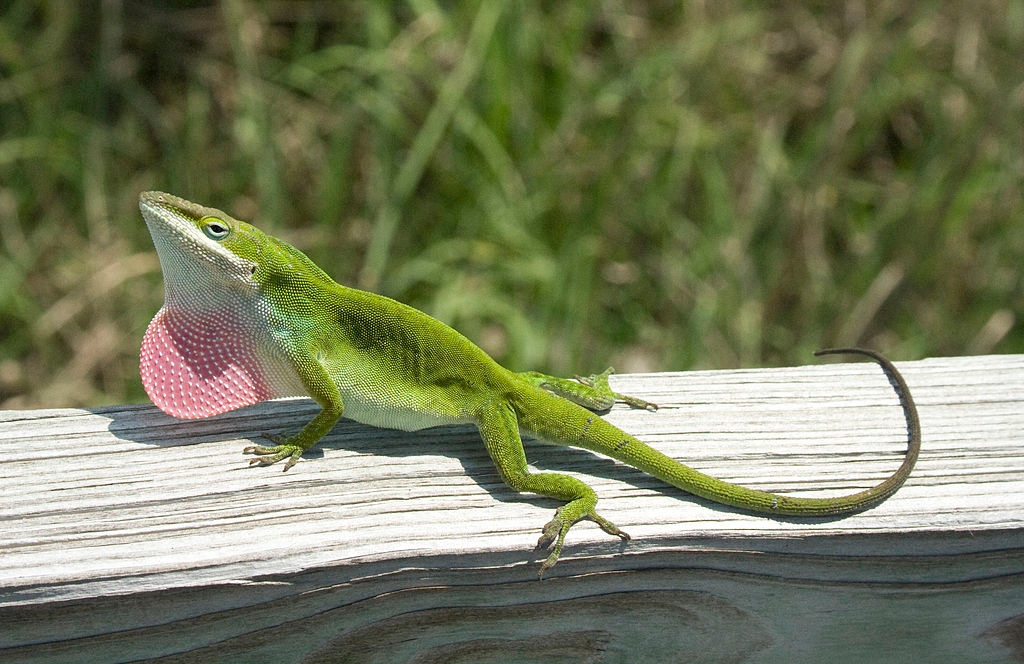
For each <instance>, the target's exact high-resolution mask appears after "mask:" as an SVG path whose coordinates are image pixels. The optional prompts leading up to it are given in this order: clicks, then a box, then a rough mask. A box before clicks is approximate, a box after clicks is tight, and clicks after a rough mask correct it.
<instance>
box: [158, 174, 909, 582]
mask: <svg viewBox="0 0 1024 664" xmlns="http://www.w3.org/2000/svg"><path fill="white" fill-rule="evenodd" d="M140 207H141V209H142V213H143V216H144V218H145V219H146V223H147V225H148V226H149V229H150V232H151V234H152V236H153V239H154V243H155V245H156V247H157V250H158V253H159V255H160V261H161V266H162V268H163V272H164V281H165V288H166V297H165V309H166V310H168V316H169V317H171V316H172V315H180V316H183V318H176V319H175V320H192V319H190V318H188V316H189V315H192V314H196V315H200V314H201V315H204V316H207V317H208V318H206V319H204V320H221V319H225V320H230V321H232V322H233V324H234V325H235V327H234V328H231V329H232V332H231V335H230V336H231V337H232V338H236V337H237V338H241V339H242V340H243V341H244V342H245V344H244V345H245V349H243V350H242V351H239V353H240V354H241V355H240V357H243V356H244V357H243V359H242V360H238V361H235V360H234V359H230V358H229V359H230V362H229V363H231V364H232V367H234V366H235V365H246V362H248V365H246V366H250V367H255V368H250V369H248V370H243V371H241V373H243V374H246V375H247V376H250V375H251V376H252V377H253V383H254V384H256V385H257V387H260V386H262V387H261V389H258V390H255V392H254V393H253V394H252V395H249V394H246V395H242V396H239V397H238V398H233V395H232V394H230V389H231V388H228V392H229V393H228V394H227V396H225V397H224V402H223V403H219V404H212V403H211V404H210V405H209V407H206V404H205V401H204V399H205V398H199V399H197V400H196V401H197V402H198V405H197V406H195V407H194V408H193V410H191V411H188V412H187V413H186V412H185V411H184V410H182V408H183V407H181V406H179V405H178V404H177V403H176V401H175V400H176V399H181V398H185V397H187V396H188V394H187V392H188V391H189V390H190V389H191V384H190V383H188V382H187V380H188V379H179V383H180V384H179V385H177V387H176V389H177V390H178V392H176V393H175V394H178V395H179V396H167V395H166V394H164V393H162V392H161V391H160V390H161V389H162V388H160V387H159V386H158V383H159V381H161V380H163V379H164V378H165V376H163V375H162V373H163V371H164V370H163V368H162V365H161V364H160V362H161V361H163V360H161V359H159V358H158V359H152V358H155V357H157V355H158V353H156V354H155V353H153V352H150V353H149V355H148V356H147V350H146V349H147V344H146V342H144V344H143V355H144V362H143V363H144V364H146V365H147V366H148V371H149V375H150V378H149V382H147V380H146V376H145V375H144V383H145V384H146V386H147V391H148V392H149V393H150V395H151V397H153V399H154V402H156V403H157V404H158V405H159V406H160V407H161V408H164V409H165V410H167V411H168V412H171V413H172V414H176V415H178V416H181V417H202V416H205V415H211V414H214V413H216V412H222V411H223V410H230V409H232V408H237V407H240V406H242V405H246V404H247V403H254V402H255V401H258V400H262V399H263V398H272V397H281V396H299V395H309V396H311V397H312V398H313V399H315V400H316V401H317V403H319V404H320V406H321V407H322V410H321V411H320V413H318V414H317V415H316V417H314V418H313V419H312V420H311V421H310V422H309V423H308V424H306V426H305V427H303V428H302V429H301V430H300V431H299V432H298V433H296V434H294V435H292V436H287V437H282V438H273V439H272V440H273V442H275V443H276V444H275V445H272V446H261V445H255V446H251V447H247V448H245V450H244V452H246V453H251V454H256V455H259V456H257V457H256V458H254V459H252V460H251V463H256V464H262V465H271V464H274V463H277V462H279V461H283V460H287V461H286V463H285V465H284V469H285V470H288V469H289V468H291V467H292V466H294V465H295V463H296V462H297V461H298V460H299V458H300V456H301V455H302V453H303V452H304V451H305V450H307V449H309V448H310V447H311V446H313V445H314V444H316V443H317V442H318V441H319V440H320V439H321V438H322V437H323V436H324V435H326V434H327V432H328V431H330V430H331V428H332V427H333V426H334V424H335V423H336V422H337V421H338V419H339V418H340V417H341V416H342V415H343V414H344V415H345V416H346V417H349V418H351V419H354V420H356V421H358V422H363V423H366V424H371V425H373V426H378V427H388V428H395V429H402V430H406V431H414V430H418V429H423V428H426V427H431V426H436V425H440V424H453V423H473V424H475V425H476V426H477V427H478V428H479V430H480V434H481V436H482V437H483V441H484V445H485V446H486V448H487V451H488V453H489V454H490V456H491V459H492V460H493V461H494V464H495V466H496V467H497V469H498V472H499V473H500V475H501V477H502V479H503V480H504V481H505V483H506V484H507V485H508V486H509V487H511V488H512V489H514V490H515V491H519V492H529V493H535V494H539V495H542V496H547V497H550V498H554V499H557V500H561V501H564V502H565V504H564V505H563V506H562V507H560V508H559V509H558V510H557V511H556V513H555V517H554V518H553V519H552V520H551V521H550V522H549V523H547V524H546V525H545V526H544V528H543V532H542V535H541V537H540V540H539V542H538V544H537V546H538V548H539V549H546V548H549V547H550V548H551V552H550V554H549V555H548V557H547V559H546V560H545V561H544V563H543V564H542V565H541V568H540V575H543V573H544V572H545V570H547V569H548V568H550V567H551V566H552V565H554V564H555V563H556V562H557V561H558V557H559V555H560V554H561V551H562V547H563V544H564V542H565V536H566V533H567V532H568V531H569V529H570V528H571V527H572V526H573V525H574V524H575V523H577V522H579V521H582V520H589V521H593V522H595V523H597V524H598V525H599V526H600V527H601V528H602V529H603V530H604V531H605V532H607V533H609V534H611V535H615V536H617V537H620V538H622V539H623V540H628V539H629V535H627V534H626V533H624V532H623V531H621V530H619V529H618V528H617V527H616V526H615V525H614V524H612V523H611V522H609V521H607V520H606V519H604V518H602V517H601V516H600V515H598V513H597V511H596V504H597V495H596V494H595V493H594V490H593V489H591V488H590V487H589V486H587V485H586V484H585V483H583V482H581V481H580V480H578V479H575V478H573V477H569V476H567V475H563V474H560V473H532V472H530V471H529V469H528V468H527V462H526V454H525V451H524V449H523V443H522V438H521V434H520V432H525V433H527V434H529V435H531V436H533V437H536V438H539V439H542V440H546V441H549V442H552V443H557V444H562V445H572V446H575V447H581V448H585V449H588V450H592V451H594V452H598V453H600V454H604V455H607V456H609V457H612V458H614V459H618V460H619V461H622V462H624V463H627V464H629V465H631V466H634V467H635V468H638V469H640V470H642V471H644V472H646V473H649V474H651V475H653V476H655V477H658V478H659V479H661V480H664V481H665V482H668V483H669V484H671V485H673V486H676V487H679V488H680V489H683V490H685V491H688V492H690V493H693V494H696V495H698V496H701V497H703V498H706V499H708V500H712V501H715V502H719V503H723V504H726V505H731V506H734V507H739V508H743V509H746V510H750V511H753V512H757V513H761V514H767V515H789V516H835V515H843V514H849V513H853V512H857V511H859V510H863V509H865V508H867V507H869V506H871V505H874V504H875V503H878V502H880V501H882V500H884V499H885V498H887V497H888V496H890V495H892V494H893V493H894V492H895V491H896V490H897V489H898V488H899V487H900V485H901V484H902V483H903V482H904V481H905V480H906V478H907V476H908V475H909V474H910V471H911V469H912V468H913V466H914V463H915V462H916V460H917V456H918V452H919V449H920V440H921V438H920V424H919V420H918V416H917V409H916V407H915V405H914V402H913V399H912V397H911V395H910V390H909V389H908V388H907V385H906V383H905V382H904V380H903V377H902V376H901V375H900V373H899V372H898V371H897V370H896V368H895V367H894V366H893V365H892V364H891V363H890V362H889V361H888V360H886V359H885V358H884V357H882V356H881V355H879V354H877V353H874V352H872V351H867V350H862V349H856V348H847V349H831V350H825V351H819V354H822V353H857V354H861V355H865V356H867V357H870V358H871V359H873V360H875V361H876V362H878V363H879V364H880V365H881V367H882V369H883V370H884V371H885V373H886V374H887V375H888V377H889V378H890V380H892V381H893V382H894V383H895V386H896V388H897V391H898V393H899V396H900V399H901V403H902V406H903V410H904V414H905V416H906V419H907V426H908V431H909V444H908V448H907V453H906V456H905V457H904V460H903V463H902V464H901V465H900V467H899V469H897V470H896V471H895V472H894V473H893V474H892V475H891V476H890V477H889V478H887V479H886V480H885V481H883V482H881V483H880V484H878V485H877V486H875V487H873V488H871V489H868V490H866V491H861V492H859V493H855V494H851V495H847V496H841V497H837V498H795V497H790V496H782V495H777V494H773V493H768V492H764V491H756V490H753V489H749V488H746V487H743V486H739V485H736V484H731V483H728V482H723V481H721V480H718V479H716V478H713V477H710V476H708V475H705V474H703V473H700V472H698V471H696V470H694V469H692V468H690V467H688V466H686V465H683V464H681V463H679V462H678V461H676V460H674V459H671V458H669V457H667V456H665V455H664V454H662V453H660V452H658V451H657V450H654V449H653V448H651V447H650V446H648V445H646V444H645V443H643V442H641V441H639V440H637V439H636V438H634V437H633V436H630V435H629V434H627V433H625V432H623V431H622V430H620V429H618V428H617V427H615V426H613V425H611V424H609V423H608V422H607V421H605V420H603V419H601V418H600V417H598V416H597V415H595V414H594V413H592V412H591V410H604V409H607V408H609V407H610V406H611V405H612V403H613V402H614V401H616V400H620V401H625V402H626V403H628V404H630V405H631V406H633V407H635V408H646V409H648V410H651V411H653V410H655V409H656V406H655V405H654V404H651V403H649V402H646V401H643V400H642V399H636V398H634V397H628V396H625V395H621V394H617V393H615V392H613V391H612V390H611V388H610V387H609V386H608V374H609V373H610V372H611V370H610V369H609V370H608V371H606V372H605V373H603V374H600V375H597V376H591V377H589V378H585V379H577V380H569V379H563V378H555V377H552V376H546V375H544V374H539V373H536V372H529V373H513V372H511V371H509V370H507V369H505V368H504V367H502V366H500V365H499V364H498V363H496V362H495V361H494V360H492V359H491V358H490V357H489V356H488V355H487V354H486V353H484V352H483V351H482V350H480V349H479V348H478V347H477V346H476V345H475V344H473V343H472V342H471V341H469V340H468V339H467V338H466V337H464V336H462V335H461V334H459V333H458V332H456V331H455V330H453V329H452V328H450V327H448V326H447V325H445V324H443V323H441V322H440V321H438V320H436V319H434V318H432V317H430V316H428V315H427V314H425V313H423V312H421V311H419V310H417V309H413V308H412V307H409V306H406V305H404V304H401V303H399V302H396V301H395V300H392V299H389V298H387V297H384V296H381V295H376V294H374V293H368V292H365V291H360V290H356V289H352V288H347V287H345V286H342V285H340V284H337V283H335V282H334V281H333V280H331V278H330V277H328V276H327V274H326V273H324V272H323V271H322V270H321V269H320V268H318V267H317V266H316V265H315V264H313V262H312V261H310V260H309V259H308V258H307V257H306V256H305V255H304V254H302V253H301V252H299V251H298V250H297V249H295V248H293V247H292V246H290V245H288V244H287V243H285V242H282V241H281V240H278V239H276V238H274V237H271V236H269V235H266V234H264V233H262V232H261V231H259V230H258V229H256V228H254V227H253V226H251V225H249V224H247V223H245V222H242V221H238V220H237V219H234V218H232V217H231V216H229V215H227V214H225V213H224V212H222V211H220V210H216V209H213V208H208V207H203V206H201V205H196V204H195V203H190V202H188V201H186V200H184V199H181V198H178V197H176V196H172V195H170V194H165V193H160V192H146V193H143V194H142V195H141V196H140ZM162 312H163V310H162ZM158 318H159V315H158ZM183 325H185V326H186V327H187V325H188V323H184V324H183ZM156 326H157V320H154V323H153V324H152V325H151V327H156ZM179 327H181V325H179ZM177 334H178V335H179V336H174V335H173V334H172V335H169V336H171V337H173V338H174V339H178V338H179V337H181V334H180V331H179V332H178V333H177ZM148 336H149V332H147V337H148ZM181 338H183V337H181ZM169 343H170V344H171V345H173V344H176V343H177V341H174V342H169ZM183 347H184V346H183ZM164 348H167V343H165V344H164V346H161V347H160V349H164ZM158 350H159V349H158ZM176 352H177V351H176ZM191 352H193V351H191V350H188V349H186V350H183V351H180V355H181V356H182V359H180V360H179V362H180V363H184V364H190V363H193V360H192V358H191V357H190V356H189V353H191ZM232 352H233V351H231V350H230V349H228V350H227V351H225V353H227V355H229V356H230V355H231V353H232ZM245 353H248V355H245ZM147 357H150V359H146V358H147ZM251 357H255V358H256V359H255V360H252V359H251ZM244 358H250V359H249V360H246V359H244ZM195 364H197V365H198V362H195ZM218 366H220V365H218ZM211 371H212V370H210V369H209V368H207V367H205V365H204V366H203V367H198V366H197V369H196V372H195V373H196V375H200V376H202V377H203V379H204V380H209V381H213V383H215V384H216V385H217V386H218V388H222V387H223V386H224V385H228V382H227V381H226V380H225V381H220V379H219V377H218V376H217V375H213V376H211ZM172 382H173V381H172ZM153 386H155V387H153ZM168 393H169V392H168ZM183 393H184V394H185V397H181V396H180V395H181V394H183ZM218 394H220V393H218ZM218 398H220V397H218ZM588 409H590V410H588Z"/></svg>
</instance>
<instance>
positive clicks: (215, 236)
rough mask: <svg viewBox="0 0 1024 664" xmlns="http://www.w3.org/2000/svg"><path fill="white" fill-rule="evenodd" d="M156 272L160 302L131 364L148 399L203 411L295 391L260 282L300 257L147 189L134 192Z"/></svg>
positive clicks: (265, 283) (211, 212) (243, 226)
mask: <svg viewBox="0 0 1024 664" xmlns="http://www.w3.org/2000/svg"><path fill="white" fill-rule="evenodd" d="M139 208H140V209H141V210H142V216H143V218H145V220H146V225H147V227H148V228H149V232H150V235H152V236H153V244H154V245H155V246H156V250H157V255H158V256H159V258H160V268H161V270H162V271H163V274H164V306H163V308H161V309H160V311H159V312H158V313H157V315H156V316H155V317H154V318H153V320H152V322H151V323H150V324H149V327H148V328H147V330H146V336H145V337H144V338H143V341H142V350H141V354H140V364H139V369H140V373H141V375H142V382H143V386H144V387H145V388H146V393H147V394H149V396H150V398H152V399H153V403H155V404H156V405H157V406H159V407H160V408H161V409H163V410H164V411H165V412H167V413H169V414H171V415H174V416H175V417H206V416H208V415H213V414H216V413H222V412H225V411H227V410H232V409H234V408H239V407H241V406H245V405H248V404H252V403H256V402H258V401H262V400H264V399H269V398H273V397H277V396H290V395H294V394H300V393H301V390H300V389H299V388H300V387H301V386H298V385H297V383H296V380H297V379H296V377H295V372H294V369H292V368H291V366H290V365H289V364H288V363H287V362H286V361H285V360H284V359H283V358H284V352H283V351H282V350H281V349H280V347H279V340H277V339H275V338H274V337H273V335H272V333H271V331H270V330H271V324H270V323H269V322H268V317H270V316H272V315H273V310H274V307H273V304H272V303H271V302H270V298H269V297H268V292H271V293H272V292H273V291H275V290H281V288H280V285H281V284H282V282H286V281H287V280H288V279H295V278H296V277H294V276H290V275H294V274H296V273H297V274H305V273H303V272H302V271H301V270H294V269H290V267H291V266H294V265H296V261H297V260H300V259H298V258H296V256H299V257H301V259H304V260H306V261H308V259H305V257H304V256H302V254H300V253H299V252H298V251H297V250H295V249H293V248H291V246H290V245H287V244H285V243H284V242H281V241H279V240H276V239H274V238H272V237H270V236H269V235H266V234H264V233H263V232H261V231H260V230H258V229H257V228H255V227H253V226H251V225H249V224H247V223H245V222H244V221H239V220H237V219H235V218H234V217H232V216H230V215H228V214H226V213H224V212H222V211H221V210H218V209H216V208H209V207H205V206H202V205H197V204H196V203H191V202H189V201H186V200H185V199H183V198H179V197H177V196H173V195H171V194H165V193H161V192H156V191H148V192H144V193H143V194H141V195H140V196H139Z"/></svg>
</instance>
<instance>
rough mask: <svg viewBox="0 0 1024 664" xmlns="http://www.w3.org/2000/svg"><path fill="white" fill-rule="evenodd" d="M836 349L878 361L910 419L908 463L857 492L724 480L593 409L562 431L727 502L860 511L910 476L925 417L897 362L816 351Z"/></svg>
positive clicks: (775, 510)
mask: <svg viewBox="0 0 1024 664" xmlns="http://www.w3.org/2000/svg"><path fill="white" fill-rule="evenodd" d="M831 354H857V355H864V356H867V357H870V358H871V359H873V360H874V361H875V362H877V363H878V364H879V365H880V366H881V367H882V370H883V371H884V372H885V374H886V375H887V376H888V377H889V379H890V380H891V381H892V382H893V383H894V384H895V387H896V391H897V392H898V394H899V398H900V403H901V404H902V406H903V413H904V416H905V417H906V421H907V431H908V441H907V453H906V456H905V457H904V458H903V463H902V464H900V467H899V468H897V469H896V472H894V473H893V474H892V475H890V476H889V477H888V478H887V479H886V480H884V481H883V482H881V483H879V484H877V485H876V486H874V487H871V488H870V489H866V490H864V491H860V492H858V493H853V494H849V495H846V496H839V497H836V498H795V497H792V496H783V495H779V494H774V493H769V492H767V491H757V490H755V489H749V488H747V487H744V486H740V485H738V484H732V483H730V482H724V481H722V480H720V479H717V478H714V477H711V476H710V475H705V474H704V473H701V472H699V471H697V470H694V469H693V468H690V467H689V466H686V465H684V464H682V463H679V462H678V461H676V460H675V459H672V458H671V457H668V456H666V455H664V454H662V453H661V452H658V451H657V450H655V449H653V448H651V447H650V446H648V445H647V444H645V443H643V442H641V441H639V440H637V439H636V438H634V437H632V436H630V435H629V434H626V433H624V432H623V431H621V430H620V429H618V428H617V427H615V426H613V425H611V424H609V423H608V422H606V421H604V420H602V419H601V418H599V417H596V416H593V415H592V414H589V415H590V417H587V416H585V415H579V416H578V417H583V420H582V421H580V422H577V423H576V426H572V425H569V426H566V425H568V424H569V423H567V422H563V423H562V427H560V429H561V431H560V432H559V433H560V434H561V435H562V436H564V435H565V434H566V433H567V431H566V429H574V430H575V433H577V435H576V436H572V439H573V440H571V442H569V441H566V442H569V444H571V445H575V446H577V447H582V448H585V449H589V450H592V451H594V452H598V453H601V454H605V455H607V456H610V457H613V458H615V459H618V460H619V461H622V462H624V463H628V464H629V465H631V466H633V467H635V468H638V469H640V470H642V471H644V472H645V473H649V474H650V475H653V476H655V477H657V478H659V479H661V480H663V481H665V482H668V483H669V484H671V485H673V486H676V487H679V488H680V489H683V490H684V491H688V492H690V493H693V494H695V495H698V496H701V497H702V498H706V499H708V500H713V501H715V502H718V503H723V504H725V505H732V506H734V507H739V508H742V509H747V510H751V511H754V512H760V513H763V514H775V515H787V516H835V515H841V514H850V513H853V512H857V511H860V510H863V509H865V508H867V507H870V506H871V505H874V504H876V503H878V502H881V501H883V500H885V499H886V498H888V497H889V496H891V495H892V494H893V493H895V492H896V490H897V489H899V488H900V486H901V485H902V484H903V482H904V481H906V479H907V477H908V476H909V475H910V471H911V470H912V469H913V468H914V464H915V463H916V462H917V457H918V454H919V453H920V450H921V423H920V419H919V418H918V415H917V406H916V405H915V404H914V399H913V397H912V396H911V395H910V388H908V387H907V383H906V381H905V380H904V379H903V376H902V375H901V374H900V372H899V371H897V369H896V367H895V366H893V364H892V362H890V361H889V360H887V359H886V358H885V357H883V356H882V355H880V354H878V353H876V352H874V351H871V350H865V349H862V348H830V349H825V350H819V351H817V352H816V353H815V355H831ZM583 413H586V411H583ZM574 419H575V418H574ZM544 433H545V432H544V431H537V434H539V436H540V437H542V438H547V436H545V435H544ZM562 439H563V440H565V438H562Z"/></svg>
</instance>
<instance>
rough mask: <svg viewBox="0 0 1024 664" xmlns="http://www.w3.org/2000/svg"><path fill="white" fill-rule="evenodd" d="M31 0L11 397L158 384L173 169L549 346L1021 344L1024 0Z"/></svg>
mask: <svg viewBox="0 0 1024 664" xmlns="http://www.w3.org/2000/svg"><path fill="white" fill-rule="evenodd" d="M0 7H2V9H0V407H6V408H20V407H41V406H66V405H87V406H96V405H101V404H108V403H118V402H126V401H142V400H144V399H145V395H144V394H143V392H142V389H141V386H140V383H139V379H138V374H137V350H138V345H139V341H140V339H141V336H142V333H143V331H144V330H145V327H146V324H147V322H148V320H149V318H150V317H152V315H153V314H154V313H155V312H156V310H157V309H158V308H159V306H160V303H161V300H162V285H161V278H160V274H159V266H158V264H157V262H156V257H155V254H154V253H153V250H152V246H151V244H150V241H149V238H148V235H147V233H146V229H145V226H144V225H143V223H142V221H141V218H140V216H139V213H138V210H137V203H136V200H137V196H138V193H139V192H140V191H143V190H147V189H162V190H166V191H171V192H173V193H177V194H179V195H182V196H184V197H186V198H189V199H192V200H196V201H199V202H203V203H206V204H208V205H213V206H217V207H221V208H223V209H225V210H228V211H230V212H232V213H234V214H235V215H236V216H238V217H240V218H243V219H248V220H252V221H254V222H255V223H257V224H258V225H260V226H261V227H263V228H264V229H265V230H268V231H269V232H271V233H274V234H278V235H281V236H283V237H285V238H286V239H288V240H289V241H291V242H292V243H293V244H296V245H297V246H299V247H300V248H301V249H303V250H304V251H306V252H307V253H308V254H309V255H310V256H311V257H312V258H313V259H314V260H315V261H316V262H317V263H319V264H320V265H322V266H323V267H324V268H325V269H326V270H327V271H328V272H329V273H331V274H332V275H333V276H334V277H335V278H337V279H338V280H339V281H341V282H343V283H348V284H351V285H356V286H360V287H364V288H370V289H373V290H376V291H378V292H383V293H386V294H388V295H390V296H393V297H396V298H398V299H401V300H403V301H406V302H408V303H410V304H413V305H414V306H417V307H419V308H421V309H424V310H426V311H428V312H430V313H432V314H434V315H435V316H438V317H439V318H441V319H443V320H445V321H446V322H448V323H450V324H453V325H455V326H456V327H458V328H459V329H460V330H461V331H463V332H464V333H466V334H467V335H468V336H470V337H471V338H473V339H475V340H477V341H478V342H479V343H481V345H483V346H484V347H485V348H486V349H487V350H489V351H490V352H492V354H494V355H495V356H496V357H497V358H498V359H499V360H500V361H502V362H503V363H505V364H507V365H508V366H509V367H510V368H514V369H518V370H525V369H541V370H545V371H549V372H554V373H560V374H572V373H577V372H579V373H584V372H591V371H594V370H600V369H602V368H603V367H604V366H606V365H607V364H612V365H614V366H616V367H617V368H618V369H619V370H620V371H629V370H641V371H663V370H675V369H686V368H728V367H737V366H761V365H783V364H800V363H806V362H809V361H811V358H810V352H811V351H812V350H813V349H814V348H817V347H820V346H827V345H832V344H862V345H868V346H872V347H875V348H877V349H879V350H882V351H884V352H886V353H887V354H889V355H891V356H892V357H894V358H896V359H916V358H921V357H927V356H934V355H956V354H972V353H1010V352H1013V353H1020V352H1024V331H1022V329H1021V325H1020V318H1021V315H1022V311H1024V294H1022V273H1024V270H1022V267H1024V201H1022V192H1024V50H1022V47H1021V45H1022V44H1024V2H1020V1H1010V0H1006V1H1001V2H996V1H982V2H977V3H943V2H910V1H904V2H885V3H871V2H848V3H842V4H836V3H798V2H781V3H743V2H717V3H676V2H626V1H619V2H615V1H605V2H594V3H538V2H525V1H523V2H509V3H491V2H465V3H437V2H432V1H429V0H409V1H408V2H404V3H393V4H389V3H361V2H360V3H355V2H337V3H323V2H300V1H295V2H291V1H277V2H255V1H249V0H223V1H222V2H201V1H198V0H196V1H193V2H179V3H171V2H156V1H150V2H147V1H132V2H124V1H122V0H102V1H94V2H73V3H68V2H58V1H50V2H45V1H43V2H39V1H28V0H12V1H8V2H6V3H4V4H3V5H0Z"/></svg>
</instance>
